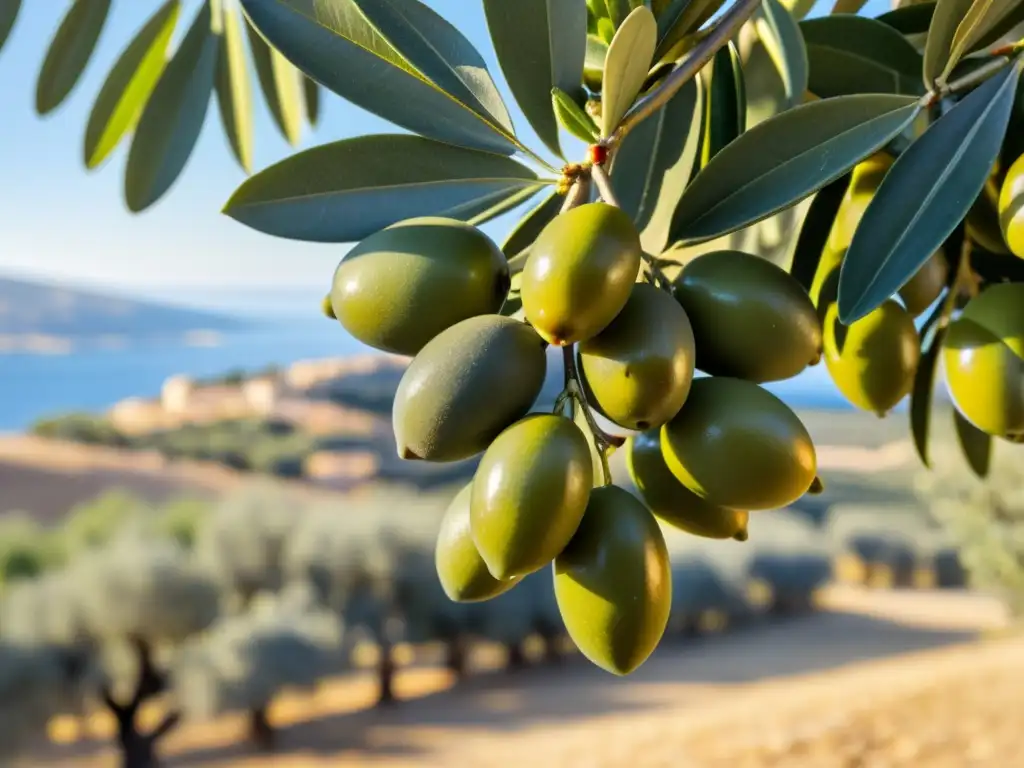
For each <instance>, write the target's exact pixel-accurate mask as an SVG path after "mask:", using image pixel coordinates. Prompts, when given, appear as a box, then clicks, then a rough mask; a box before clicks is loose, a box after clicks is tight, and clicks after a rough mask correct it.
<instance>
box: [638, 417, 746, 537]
mask: <svg viewBox="0 0 1024 768" xmlns="http://www.w3.org/2000/svg"><path fill="white" fill-rule="evenodd" d="M626 451H627V452H626V465H627V467H628V469H629V476H630V477H631V478H632V479H633V482H634V483H635V484H636V487H637V488H638V489H639V491H640V493H641V495H643V497H644V501H646V502H647V505H648V506H649V507H650V508H651V511H652V512H653V513H654V514H655V515H656V516H657V517H658V519H659V520H662V521H664V522H666V523H668V524H669V525H672V526H674V527H676V528H679V529H681V530H683V531H686V532H688V533H692V534H693V535H694V536H704V537H706V538H709V539H737V540H739V541H746V539H747V522H748V521H749V519H750V513H749V512H742V511H740V510H737V509H726V508H725V507H719V506H717V505H715V504H711V503H710V502H707V501H705V500H704V499H702V498H701V497H700V496H698V495H697V494H695V493H694V492H693V491H691V490H690V489H689V488H687V487H686V486H685V485H683V484H682V483H680V482H679V480H677V479H676V476H675V475H673V474H672V472H671V471H670V470H669V468H668V466H667V465H666V464H665V457H664V456H663V455H662V452H661V430H657V429H654V430H650V431H649V432H644V433H642V434H639V435H635V436H633V437H631V438H630V439H629V442H628V444H627V448H626Z"/></svg>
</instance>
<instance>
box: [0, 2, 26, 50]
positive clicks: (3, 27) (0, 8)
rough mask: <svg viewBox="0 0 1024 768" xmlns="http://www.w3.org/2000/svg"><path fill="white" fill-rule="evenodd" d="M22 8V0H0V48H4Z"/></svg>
mask: <svg viewBox="0 0 1024 768" xmlns="http://www.w3.org/2000/svg"><path fill="white" fill-rule="evenodd" d="M20 10H21V0H0V50H3V47H4V43H6V42H7V38H8V36H9V35H10V34H11V30H12V29H13V28H14V22H15V21H17V19H18V11H20Z"/></svg>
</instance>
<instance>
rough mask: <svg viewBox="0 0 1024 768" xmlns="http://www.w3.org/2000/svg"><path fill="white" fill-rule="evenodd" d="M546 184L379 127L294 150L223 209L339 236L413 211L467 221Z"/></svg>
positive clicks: (267, 225)
mask: <svg viewBox="0 0 1024 768" xmlns="http://www.w3.org/2000/svg"><path fill="white" fill-rule="evenodd" d="M547 183H549V182H544V181H539V180H538V179H537V176H536V174H535V173H534V172H533V171H531V170H530V169H529V168H527V167H526V166H525V165H523V164H522V163H519V162H516V161H515V160H513V159H511V158H509V157H505V156H503V155H498V154H495V153H492V152H483V151H481V150H475V149H468V148H465V147H457V146H454V145H452V144H447V143H444V142H440V141H435V140H433V139H427V138H424V137H421V136H412V135H407V134H394V135H388V134H381V135H374V136H362V137H358V138H353V139H345V140H343V141H336V142H333V143H330V144H324V145H322V146H319V147H313V148H311V149H308V150H305V151H303V152H299V153H297V154H295V155H292V156H291V157H288V158H287V159H285V160H282V161H281V162H279V163H277V164H275V165H272V166H270V167H269V168H266V169H265V170H263V171H260V172H259V173H257V174H256V175H255V176H252V177H251V178H249V179H247V180H246V181H245V182H244V183H243V184H242V185H241V186H240V187H239V188H238V189H237V190H236V191H235V193H234V194H233V195H232V196H231V199H230V200H228V202H227V204H226V205H225V206H224V212H225V213H226V214H227V215H228V216H230V217H232V218H233V219H235V220H236V221H239V222H241V223H242V224H245V225H246V226H248V227H252V228H253V229H256V230H258V231H260V232H265V233H267V234H271V235H275V236H277V237H285V238H289V239H292V240H305V241H313V242H323V243H344V242H353V241H356V240H360V239H362V238H364V237H366V236H368V235H370V234H372V233H374V232H376V231H378V230H380V229H383V228H384V227H387V226H389V225H391V224H394V223H395V222H396V221H401V220H402V219H408V218H412V217H414V216H449V217H452V218H456V219H461V220H468V219H471V218H473V217H474V216H477V215H479V214H481V213H483V212H484V211H487V210H488V209H490V208H492V207H493V206H495V205H497V204H499V203H500V202H502V201H504V200H507V199H508V198H509V197H510V196H514V195H518V194H519V193H521V192H523V191H524V190H525V189H526V188H538V187H539V186H540V185H542V184H547ZM534 191H536V189H534Z"/></svg>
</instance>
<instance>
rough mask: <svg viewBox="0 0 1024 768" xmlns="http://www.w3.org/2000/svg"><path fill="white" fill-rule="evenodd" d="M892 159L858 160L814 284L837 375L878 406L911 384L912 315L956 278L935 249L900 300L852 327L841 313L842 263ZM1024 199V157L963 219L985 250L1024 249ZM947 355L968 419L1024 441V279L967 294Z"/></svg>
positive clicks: (856, 401)
mask: <svg viewBox="0 0 1024 768" xmlns="http://www.w3.org/2000/svg"><path fill="white" fill-rule="evenodd" d="M893 162H894V159H893V158H892V156H891V155H889V154H887V153H885V152H881V153H879V154H877V155H875V156H873V157H871V158H869V159H868V160H865V161H864V162H862V163H860V164H859V165H858V166H857V167H856V168H854V171H853V173H852V174H851V180H850V185H849V187H848V188H847V190H846V193H845V196H844V198H843V200H842V203H841V205H840V208H839V211H838V214H837V217H836V220H835V223H834V225H833V228H832V231H831V233H830V235H829V240H828V243H827V246H826V248H825V252H824V253H823V255H822V259H821V262H820V264H819V267H818V272H817V274H816V275H815V278H814V283H813V285H812V289H811V297H812V299H813V300H814V302H815V304H816V306H817V307H818V312H819V316H820V317H821V319H822V322H823V327H824V351H825V362H826V365H827V367H828V371H829V374H830V375H831V377H832V380H833V381H834V382H835V385H836V387H837V388H838V389H839V391H840V392H841V393H842V394H843V395H844V396H845V397H846V399H847V400H849V401H850V403H852V404H853V405H855V406H856V407H858V408H861V409H864V410H867V411H871V412H874V413H877V414H879V415H884V414H886V413H887V412H888V411H890V410H891V409H892V408H893V407H894V406H895V405H896V404H897V403H899V402H900V401H901V400H902V399H903V398H904V397H905V396H906V395H908V394H909V393H910V391H911V389H912V388H913V385H914V378H915V374H916V372H917V366H918V363H919V359H920V342H921V340H920V337H919V334H918V331H917V327H916V325H915V322H914V321H915V319H916V318H919V317H920V316H921V315H922V314H923V313H924V312H925V311H926V310H927V309H928V308H929V307H931V306H932V305H933V304H934V303H935V301H936V300H937V299H938V298H939V296H940V295H942V292H943V290H944V289H945V287H946V286H947V285H948V284H949V282H950V281H949V277H950V275H949V270H950V265H949V263H948V261H947V259H946V257H945V255H944V254H943V253H942V252H938V253H935V254H934V255H933V256H932V257H931V258H930V259H929V260H928V261H926V262H925V264H924V265H923V266H922V267H921V269H920V270H919V271H918V272H917V273H916V274H915V275H914V276H913V277H912V278H911V279H910V280H909V281H908V282H907V283H906V284H905V285H904V286H903V287H902V288H901V289H900V290H899V293H898V301H897V297H894V298H892V299H889V300H888V301H886V302H885V303H884V304H882V306H880V307H879V308H878V309H876V310H875V311H873V312H871V313H870V314H869V315H867V316H865V317H864V318H862V319H860V320H858V321H857V322H855V323H853V324H852V325H850V326H848V327H847V326H843V325H842V324H840V322H839V319H838V312H837V306H836V293H837V286H838V280H839V268H840V266H841V265H842V260H843V257H844V256H845V253H846V250H847V248H848V247H849V245H850V243H851V241H852V240H853V234H854V232H855V231H856V229H857V226H858V225H859V224H860V220H861V217H862V216H863V215H864V212H865V210H866V209H867V206H868V204H869V203H870V202H871V199H872V197H873V196H874V194H875V192H876V191H877V189H878V187H879V185H880V184H881V182H882V179H883V178H884V177H885V174H886V172H887V171H888V170H889V168H890V167H891V166H892V164H893ZM1000 185H1001V186H1000ZM1000 190H1001V191H1000ZM1014 200H1018V202H1016V203H1014ZM1020 201H1024V158H1022V159H1021V160H1018V161H1017V162H1016V163H1014V164H1013V166H1011V168H1010V170H1009V171H1008V172H1007V173H1006V174H1005V175H1003V174H1000V173H999V171H998V168H997V169H995V170H994V171H993V174H992V175H991V176H990V178H989V181H988V183H987V185H986V188H985V190H984V191H983V192H982V194H981V195H980V196H979V198H978V200H977V202H976V203H975V204H974V206H973V207H972V208H971V211H970V212H969V214H968V216H967V219H966V221H965V226H966V232H967V235H968V237H970V238H971V240H972V242H974V243H975V244H976V245H977V246H978V247H980V248H981V249H982V250H983V251H987V252H990V253H1001V254H1008V253H1010V252H1013V253H1015V254H1017V255H1018V256H1024V236H1022V233H1024V228H1022V229H1018V227H1024V214H1021V213H1020V209H1021V207H1024V206H1022V204H1021V202H1020ZM997 207H998V210H997ZM942 360H943V368H944V371H945V374H946V382H947V389H948V391H949V393H950V396H951V398H952V400H953V403H954V405H955V407H956V408H957V410H958V411H960V413H961V414H962V415H963V416H964V417H965V418H966V419H967V420H968V421H970V422H971V423H972V424H974V425H975V426H976V427H977V428H978V429H980V430H982V431H983V432H985V433H987V434H990V435H992V436H994V437H1001V438H1005V439H1008V440H1014V441H1021V440H1024V284H1022V283H999V284H993V285H991V286H988V287H987V288H985V289H984V290H983V291H982V292H981V293H980V294H979V295H977V296H975V297H974V298H972V299H971V300H970V301H968V302H967V304H966V306H965V307H964V309H963V311H962V312H961V313H960V314H959V316H958V317H957V319H956V320H954V321H953V322H952V324H951V325H950V327H949V331H948V333H947V334H946V337H945V339H944V341H943V349H942Z"/></svg>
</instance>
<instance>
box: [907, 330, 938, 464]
mask: <svg viewBox="0 0 1024 768" xmlns="http://www.w3.org/2000/svg"><path fill="white" fill-rule="evenodd" d="M945 336H946V332H945V329H944V328H938V327H936V328H934V329H933V330H932V332H931V333H930V334H928V335H927V336H926V337H925V339H924V342H923V343H922V347H921V359H920V360H919V361H918V364H917V371H916V372H915V373H914V384H913V387H912V389H911V391H910V434H911V436H912V437H913V440H914V450H916V451H917V455H918V457H919V458H920V459H921V463H922V464H924V465H925V466H926V467H930V466H931V461H930V458H929V452H928V434H929V431H930V429H931V416H932V398H933V396H934V392H935V371H936V369H937V367H938V362H939V354H940V353H941V351H942V341H943V339H944V338H945Z"/></svg>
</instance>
